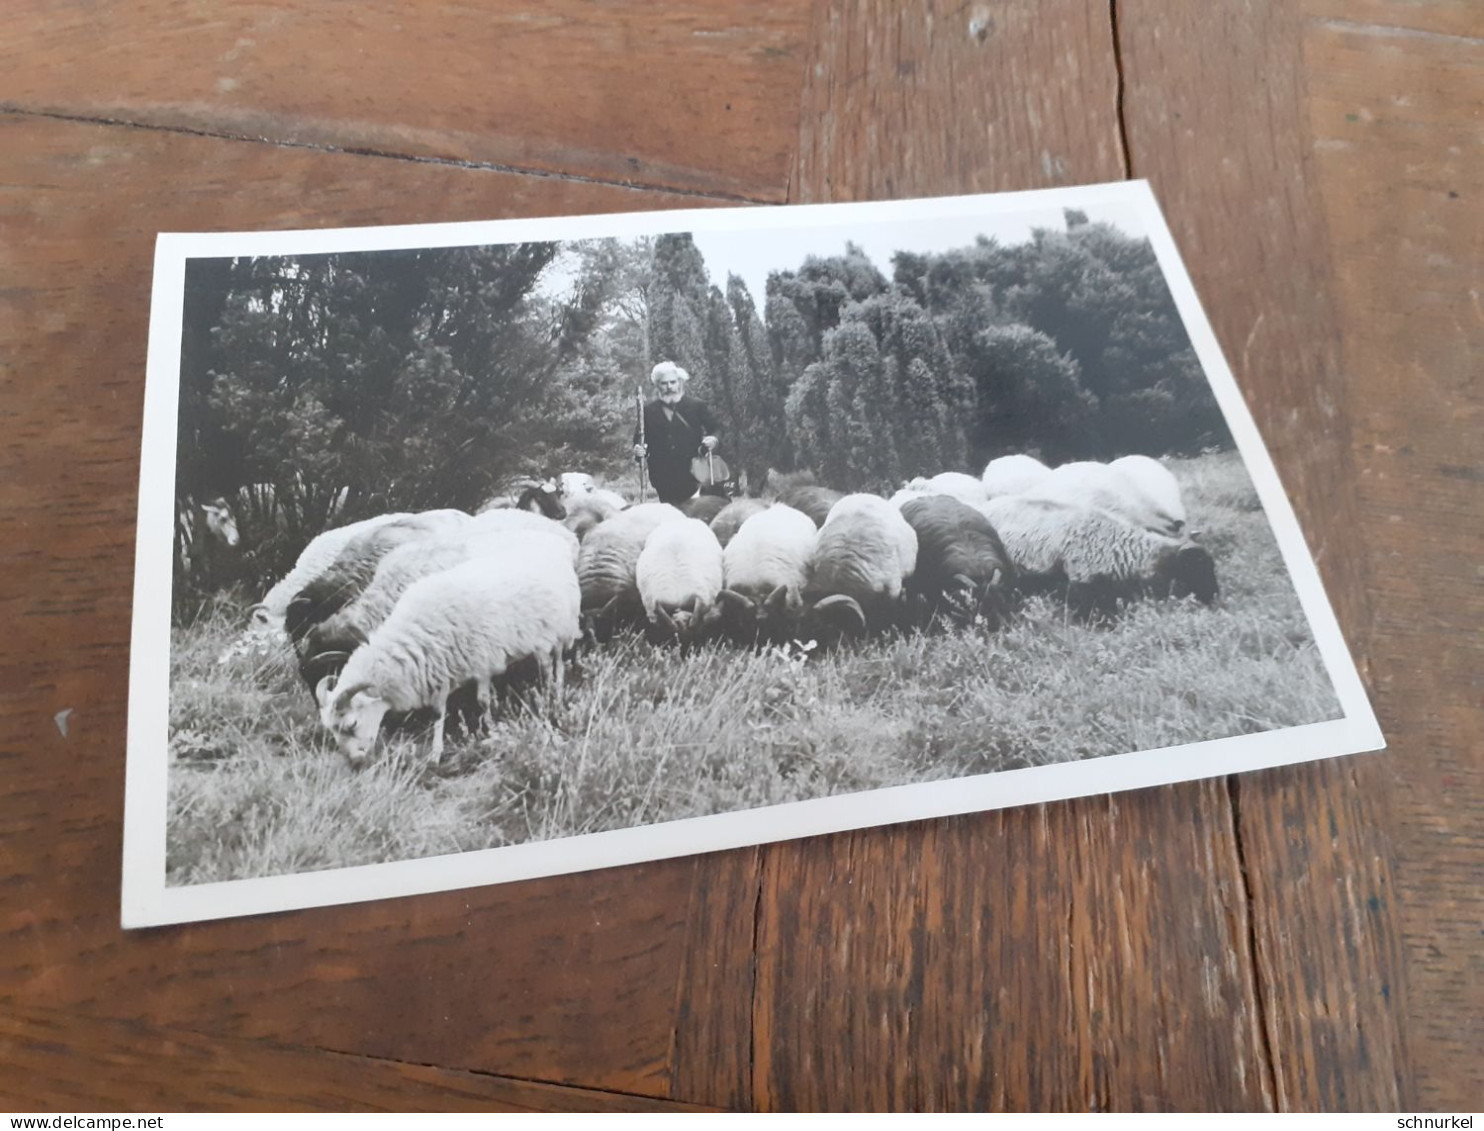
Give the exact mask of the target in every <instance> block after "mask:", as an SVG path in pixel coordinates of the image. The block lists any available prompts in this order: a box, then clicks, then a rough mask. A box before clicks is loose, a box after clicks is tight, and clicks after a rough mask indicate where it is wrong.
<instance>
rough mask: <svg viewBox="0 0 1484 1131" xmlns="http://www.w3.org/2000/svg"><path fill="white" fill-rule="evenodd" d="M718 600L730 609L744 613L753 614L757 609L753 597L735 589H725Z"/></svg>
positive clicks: (717, 597) (718, 596) (717, 596)
mask: <svg viewBox="0 0 1484 1131" xmlns="http://www.w3.org/2000/svg"><path fill="white" fill-rule="evenodd" d="M716 600H717V601H718V602H719V603H720V604H723V605H726V606H727V607H728V608H732V609H737V610H739V611H742V612H751V611H752V610H753V609H754V608H755V607H756V606H755V605H754V603H753V600H752V598H751V597H747V596H745V595H743V594H741V593H738V592H737V591H736V590H735V589H723V590H722V591H721V592H720V593H718V594H717V595H716Z"/></svg>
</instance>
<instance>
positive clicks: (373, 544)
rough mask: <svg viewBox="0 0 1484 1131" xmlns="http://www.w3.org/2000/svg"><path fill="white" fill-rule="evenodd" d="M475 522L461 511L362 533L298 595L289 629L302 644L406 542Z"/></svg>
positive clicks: (407, 518)
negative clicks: (309, 632)
mask: <svg viewBox="0 0 1484 1131" xmlns="http://www.w3.org/2000/svg"><path fill="white" fill-rule="evenodd" d="M471 521H473V520H472V519H471V518H470V517H469V516H468V515H467V514H465V513H464V512H463V511H460V510H436V511H422V512H420V513H418V514H411V515H404V516H403V517H401V518H398V519H395V520H393V521H391V522H385V523H381V524H380V525H377V526H374V527H372V528H370V529H368V530H364V531H361V532H360V533H358V534H356V535H355V537H353V538H351V539H350V540H349V541H348V542H346V543H345V545H344V546H343V547H342V548H341V550H340V552H339V553H338V554H336V555H335V560H334V561H333V562H331V563H330V565H329V566H328V567H327V568H326V569H325V570H324V572H322V573H320V574H319V575H318V576H316V577H314V578H313V579H311V580H310V581H308V582H307V583H305V585H304V587H303V588H302V589H300V590H299V592H298V593H296V594H294V597H293V600H291V601H290V602H289V604H288V608H287V609H286V610H285V612H284V628H285V630H286V631H287V632H288V634H289V638H290V639H291V640H294V641H297V640H299V639H300V638H301V637H302V636H303V635H304V633H305V632H307V631H308V630H309V628H310V627H311V626H312V625H315V624H317V623H319V622H320V621H322V620H324V619H325V618H326V617H327V616H329V615H330V614H331V613H333V612H334V611H335V610H336V609H339V608H342V607H343V606H344V605H346V604H348V603H349V602H350V601H353V600H354V599H355V597H356V595H357V594H359V593H360V592H361V590H363V589H364V588H366V586H367V585H369V584H370V582H371V578H372V577H373V576H375V574H376V564H377V563H378V562H379V561H381V559H382V558H383V557H384V556H385V555H386V554H387V553H389V552H390V551H391V550H393V549H395V548H396V547H398V546H400V545H402V544H403V543H404V542H415V541H417V540H418V539H420V538H431V537H434V536H436V535H440V534H446V533H449V532H451V531H453V530H455V529H458V528H460V527H462V526H464V525H465V524H467V523H469V522H471Z"/></svg>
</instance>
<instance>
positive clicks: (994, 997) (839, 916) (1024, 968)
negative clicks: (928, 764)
mask: <svg viewBox="0 0 1484 1131" xmlns="http://www.w3.org/2000/svg"><path fill="white" fill-rule="evenodd" d="M1213 820H1214V822H1215V823H1214V824H1213V823H1211V822H1212V821H1213ZM766 881H767V882H766V884H765V888H764V908H765V912H766V914H765V916H764V919H763V922H762V924H761V934H760V938H759V965H760V969H761V970H763V971H767V972H768V977H767V979H766V981H765V982H764V987H765V990H764V993H763V995H762V997H761V999H760V1001H759V1011H758V1019H757V1030H756V1038H755V1039H756V1042H757V1047H758V1049H759V1063H758V1066H757V1073H758V1079H757V1083H756V1087H757V1097H756V1098H757V1102H758V1105H759V1106H760V1107H762V1108H764V1109H794V1108H802V1109H806V1110H837V1109H848V1110H876V1109H911V1110H942V1109H974V1110H980V1111H983V1110H990V1111H1003V1110H1022V1109H1029V1110H1036V1111H1046V1110H1068V1109H1075V1110H1087V1109H1091V1110H1115V1111H1128V1110H1180V1109H1184V1108H1188V1107H1201V1108H1203V1109H1208V1110H1226V1109H1249V1108H1254V1107H1265V1106H1267V1105H1268V1104H1269V1103H1270V1100H1271V1096H1270V1092H1269V1088H1270V1080H1269V1067H1268V1065H1267V1064H1266V1061H1265V1051H1264V1049H1263V1048H1262V1044H1261V1034H1260V1032H1259V1026H1258V1018H1257V1014H1256V1012H1255V1011H1254V1010H1253V1008H1252V994H1253V985H1252V980H1251V977H1252V972H1251V967H1250V963H1249V956H1248V954H1247V952H1246V950H1245V948H1243V947H1242V946H1240V945H1238V942H1239V940H1238V939H1236V937H1235V936H1236V935H1237V934H1238V933H1239V932H1240V930H1241V929H1242V926H1243V924H1242V908H1243V900H1242V893H1241V884H1240V877H1239V874H1238V870H1237V867H1236V858H1235V851H1234V842H1233V836H1232V829H1231V824H1230V810H1229V808H1228V806H1227V805H1226V803H1225V791H1224V788H1223V785H1222V783H1221V782H1220V781H1211V782H1204V783H1200V784H1196V785H1184V786H1179V787H1175V788H1172V789H1165V790H1145V791H1140V792H1137V793H1132V794H1123V795H1120V796H1117V797H1103V798H1093V799H1088V800H1084V801H1077V802H1068V803H1063V804H1058V805H1050V806H1040V807H1036V808H1034V809H1026V810H1018V811H1014V812H1004V813H995V814H986V815H983V816H975V817H962V818H955V819H952V820H946V821H935V822H927V823H922V824H916V825H907V826H898V827H895V828H892V829H887V830H879V831H872V832H861V833H851V834H846V835H842V836H836V837H830V838H821V839H816V840H808V841H798V842H794V843H791V844H787V845H781V846H778V847H777V848H774V849H770V850H769V854H768V861H767V868H766Z"/></svg>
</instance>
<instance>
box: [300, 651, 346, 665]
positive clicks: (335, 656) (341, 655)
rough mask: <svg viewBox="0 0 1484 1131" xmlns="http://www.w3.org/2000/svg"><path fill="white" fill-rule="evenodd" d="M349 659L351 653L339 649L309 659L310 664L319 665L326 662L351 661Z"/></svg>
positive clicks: (316, 654)
mask: <svg viewBox="0 0 1484 1131" xmlns="http://www.w3.org/2000/svg"><path fill="white" fill-rule="evenodd" d="M349 659H350V653H349V652H345V651H342V650H339V649H332V650H331V651H328V652H316V653H315V654H314V655H313V656H310V657H309V662H310V663H311V664H318V663H323V662H324V661H326V660H342V661H344V660H349Z"/></svg>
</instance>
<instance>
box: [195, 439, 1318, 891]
mask: <svg viewBox="0 0 1484 1131" xmlns="http://www.w3.org/2000/svg"><path fill="white" fill-rule="evenodd" d="M1175 470H1176V473H1177V475H1178V476H1179V477H1180V478H1181V481H1182V485H1183V489H1184V491H1185V495H1186V499H1187V504H1188V506H1189V509H1190V511H1191V517H1192V522H1193V524H1195V525H1196V526H1198V527H1200V528H1201V529H1202V531H1203V533H1202V539H1203V541H1204V543H1205V545H1207V546H1208V547H1209V548H1210V549H1211V552H1212V553H1213V554H1214V555H1215V557H1216V561H1217V565H1218V570H1219V572H1220V576H1221V581H1222V589H1223V599H1222V603H1221V605H1220V606H1219V607H1218V608H1215V609H1206V608H1202V607H1200V606H1197V605H1195V604H1193V603H1189V602H1174V601H1167V602H1147V603H1143V604H1139V605H1135V606H1133V607H1131V608H1129V609H1128V610H1126V612H1125V613H1124V614H1123V615H1122V616H1121V617H1120V618H1119V620H1118V621H1117V622H1116V623H1115V624H1114V625H1113V626H1111V627H1091V626H1088V625H1084V624H1079V623H1074V622H1072V621H1071V620H1069V619H1068V617H1067V614H1066V611H1065V609H1064V608H1063V607H1061V606H1060V605H1059V604H1058V603H1057V602H1055V601H1053V600H1051V599H1048V598H1038V599H1035V600H1032V601H1029V602H1027V603H1026V604H1025V606H1024V607H1023V608H1022V609H1021V610H1020V611H1019V613H1018V614H1017V615H1016V616H1015V617H1013V618H1012V619H1011V621H1010V622H1009V623H1008V624H1006V625H1005V626H1003V627H1001V628H1000V629H999V630H997V631H994V632H989V631H986V630H984V629H982V628H973V627H969V628H965V629H955V630H950V631H945V632H940V633H934V634H912V635H901V636H886V637H882V638H879V639H875V640H871V641H868V642H866V643H864V644H862V645H860V646H858V647H854V648H844V649H840V650H838V651H834V652H831V653H828V654H819V652H818V651H817V650H815V651H812V652H810V651H806V650H805V649H804V648H802V647H800V646H793V647H790V648H787V649H773V650H769V651H764V652H758V653H754V652H748V651H741V650H738V649H735V648H731V647H728V646H725V645H722V644H715V645H710V646H707V647H703V648H699V649H697V650H695V651H693V652H690V653H686V654H682V653H680V652H679V651H677V650H673V649H670V650H654V649H651V648H649V647H648V646H647V645H645V644H644V642H643V641H642V640H640V639H637V638H626V639H621V640H618V641H615V642H614V643H612V644H610V645H608V646H606V647H604V648H603V649H601V650H598V651H595V652H592V653H589V654H587V655H585V656H583V657H582V658H581V659H580V660H579V661H578V662H577V663H576V665H575V666H574V668H573V671H572V673H571V677H570V679H569V685H568V692H567V695H566V697H565V699H564V700H563V701H562V702H561V703H559V704H547V703H544V702H540V701H536V702H532V703H529V704H518V705H516V706H514V707H513V708H512V709H510V710H507V711H506V712H505V714H504V716H503V717H502V718H501V720H500V721H499V722H497V723H496V724H495V726H494V727H493V728H492V729H491V730H490V731H489V732H488V733H486V734H477V735H472V736H465V737H462V738H454V739H451V740H450V742H449V745H448V750H447V752H446V754H445V756H444V759H443V762H442V764H441V765H439V766H432V765H430V764H428V762H427V760H426V756H425V751H426V750H427V747H428V743H427V738H426V736H425V735H419V734H410V735H396V736H392V737H391V738H389V739H388V740H387V742H386V744H385V748H384V749H383V750H382V751H381V752H380V754H379V755H378V757H377V758H376V759H375V760H374V761H373V763H372V764H371V765H370V766H369V767H367V768H366V769H363V770H361V771H360V772H352V771H351V770H350V769H349V768H348V767H347V766H346V765H345V763H344V762H343V761H342V760H341V759H340V757H339V755H338V754H337V753H336V751H335V749H334V744H333V743H332V742H330V741H329V740H328V738H327V736H326V735H325V734H324V733H323V732H322V729H321V728H320V726H319V723H318V718H317V713H316V711H315V708H314V705H313V703H312V700H311V698H310V696H309V694H308V691H307V690H306V689H305V688H304V687H303V685H302V684H301V683H299V680H298V676H297V674H296V672H295V670H294V666H293V662H292V657H291V655H290V653H289V651H288V648H287V645H285V644H282V643H275V642H272V641H269V640H266V639H263V638H255V637H252V636H251V635H248V636H246V637H244V635H243V632H242V629H241V627H240V626H241V624H242V619H241V618H242V609H241V607H240V606H234V605H233V604H232V603H230V602H223V603H221V604H219V605H218V606H216V607H213V608H211V609H208V610H207V611H206V612H205V613H204V614H203V615H202V616H201V617H200V618H199V619H198V620H196V621H195V622H193V623H191V624H190V625H188V626H185V627H181V628H178V629H176V630H175V633H174V637H173V640H172V644H173V651H172V665H171V742H170V746H171V758H172V765H171V774H170V805H169V814H168V821H169V828H168V836H167V840H168V861H167V870H168V881H169V882H170V883H172V884H192V883H200V882H204V881H208V880H221V879H234V878H242V877H248V876H261V875H277V874H284V873H290V872H299V871H307V870H313V869H319V868H330V867H340V866H346V865H352V864H365V863H373V862H378V861H387V860H398V859H408V858H415V857H422V856H429V855H436V854H440V853H448V852H460V851H465V850H469V849H474V848H485V847H493V846H497V845H501V844H511V843H520V842H524V841H531V840H546V839H551V838H556V837H564V836H573V835H577V834H581V833H588V832H595V831H600V830H604V829H614V828H622V827H628V826H633V825H641V824H649V823H654V822H659V821H668V820H675V819H679V818H683V817H692V816H700V815H706V814H711V813H718V812H727V811H734V810H742V809H749V808H755V807H759V806H765V805H774V804H778V803H781V802H786V801H794V800H800V799H805V798H814V797H823V796H828V795H831V794H839V793H848V792H854V791H859V790H866V789H876V788H880V787H884V786H892V785H901V784H906V783H910V782H919V781H928V780H934V779H943V778H954V777H961V776H964V775H968V774H980V773H988V772H993V771H998V770H1005V769H1013V768H1020V767H1024V766H1034V765H1043V764H1047V763H1050V762H1061V761H1072V760H1076V759H1082V758H1095V757H1100V756H1103V755H1108V754H1115V753H1122V752H1125V751H1130V750H1141V749H1148V748H1152V747H1159V746H1169V745H1174V744H1178V743H1187V742H1194V741H1200V740H1204V739H1212V738H1221V737H1226V736H1229V735H1235V734H1246V733H1253V732H1259V731H1267V730H1273V729H1277V728H1281V727H1288V726H1294V725H1298V724H1301V723H1307V722H1314V721H1318V720H1321V719H1326V718H1333V717H1336V716H1337V715H1338V713H1339V708H1338V704H1337V702H1336V700H1335V697H1334V694H1333V691H1332V689H1331V686H1330V683H1329V680H1328V678H1327V676H1326V675H1325V672H1324V670H1323V665H1322V663H1321V662H1320V659H1319V656H1318V653H1317V651H1316V649H1315V647H1314V643H1313V640H1312V638H1311V636H1310V633H1309V630H1308V627H1307V624H1306V623H1305V621H1304V618H1303V615H1302V612H1301V610H1300V609H1299V605H1298V602H1297V599H1296V598H1295V596H1294V593H1293V590H1292V587H1291V585H1290V583H1289V581H1288V578H1287V575H1286V573H1285V572H1284V570H1283V568H1282V565H1281V562H1280V559H1279V555H1278V551H1277V547H1276V545H1275V543H1274V541H1273V538H1272V535H1271V533H1270V531H1269V529H1268V526H1267V522H1266V520H1265V518H1264V517H1263V514H1262V511H1261V509H1260V508H1259V506H1258V504H1257V499H1256V496H1255V494H1254V493H1253V490H1252V487H1251V484H1250V482H1249V481H1248V478H1247V475H1246V472H1245V470H1244V469H1243V467H1242V465H1241V462H1240V460H1239V459H1237V457H1236V456H1235V455H1230V454H1224V455H1212V456H1205V457H1202V458H1201V459H1199V460H1192V461H1186V462H1185V463H1183V464H1181V465H1177V466H1176V467H1175Z"/></svg>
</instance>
